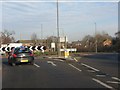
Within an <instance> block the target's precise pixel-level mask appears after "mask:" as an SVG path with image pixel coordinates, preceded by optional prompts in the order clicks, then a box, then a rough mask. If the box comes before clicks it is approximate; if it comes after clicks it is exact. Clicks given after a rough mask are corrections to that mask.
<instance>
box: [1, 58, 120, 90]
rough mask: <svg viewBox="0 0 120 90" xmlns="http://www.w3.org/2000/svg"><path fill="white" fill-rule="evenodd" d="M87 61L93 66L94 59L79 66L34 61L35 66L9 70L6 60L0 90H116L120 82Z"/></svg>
mask: <svg viewBox="0 0 120 90" xmlns="http://www.w3.org/2000/svg"><path fill="white" fill-rule="evenodd" d="M85 60H86V61H85ZM88 60H93V62H94V59H92V58H90V57H87V58H86V57H85V58H84V57H83V58H82V59H81V60H80V61H79V62H76V61H72V60H71V61H65V60H60V59H50V58H36V59H35V64H34V65H29V64H22V65H17V66H14V67H12V66H10V65H8V63H7V59H6V58H3V59H2V88H104V89H107V88H109V89H112V90H117V89H118V87H119V85H120V82H119V78H118V77H117V76H115V75H114V76H112V75H111V74H107V72H105V71H102V70H103V69H101V70H99V68H98V67H99V65H97V64H96V63H94V64H93V65H95V66H98V67H97V68H96V67H93V65H92V64H90V63H86V62H88ZM96 60H97V59H96ZM101 60H102V59H101ZM97 61H98V62H99V60H97ZM88 64H89V65H88ZM90 65H92V66H90ZM111 68H112V66H111ZM112 70H114V69H111V71H112ZM106 71H107V69H106Z"/></svg>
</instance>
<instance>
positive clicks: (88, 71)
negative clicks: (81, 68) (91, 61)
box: [87, 70, 95, 72]
mask: <svg viewBox="0 0 120 90" xmlns="http://www.w3.org/2000/svg"><path fill="white" fill-rule="evenodd" d="M87 71H88V72H95V71H94V70H87Z"/></svg>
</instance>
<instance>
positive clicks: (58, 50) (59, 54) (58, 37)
mask: <svg viewBox="0 0 120 90" xmlns="http://www.w3.org/2000/svg"><path fill="white" fill-rule="evenodd" d="M57 43H58V44H57V53H58V57H59V56H61V53H60V36H59V9H58V0H57Z"/></svg>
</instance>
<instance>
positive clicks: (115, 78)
mask: <svg viewBox="0 0 120 90" xmlns="http://www.w3.org/2000/svg"><path fill="white" fill-rule="evenodd" d="M112 79H114V80H117V81H120V79H119V78H117V77H112Z"/></svg>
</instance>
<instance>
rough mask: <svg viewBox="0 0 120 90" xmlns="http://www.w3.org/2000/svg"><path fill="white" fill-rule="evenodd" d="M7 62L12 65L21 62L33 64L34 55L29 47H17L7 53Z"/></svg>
mask: <svg viewBox="0 0 120 90" xmlns="http://www.w3.org/2000/svg"><path fill="white" fill-rule="evenodd" d="M8 63H9V64H11V65H12V66H15V65H16V64H21V63H30V64H34V56H33V54H32V52H31V51H30V50H29V48H25V47H24V48H23V47H22V48H21V47H17V48H14V49H13V50H12V51H11V53H9V56H8Z"/></svg>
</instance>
